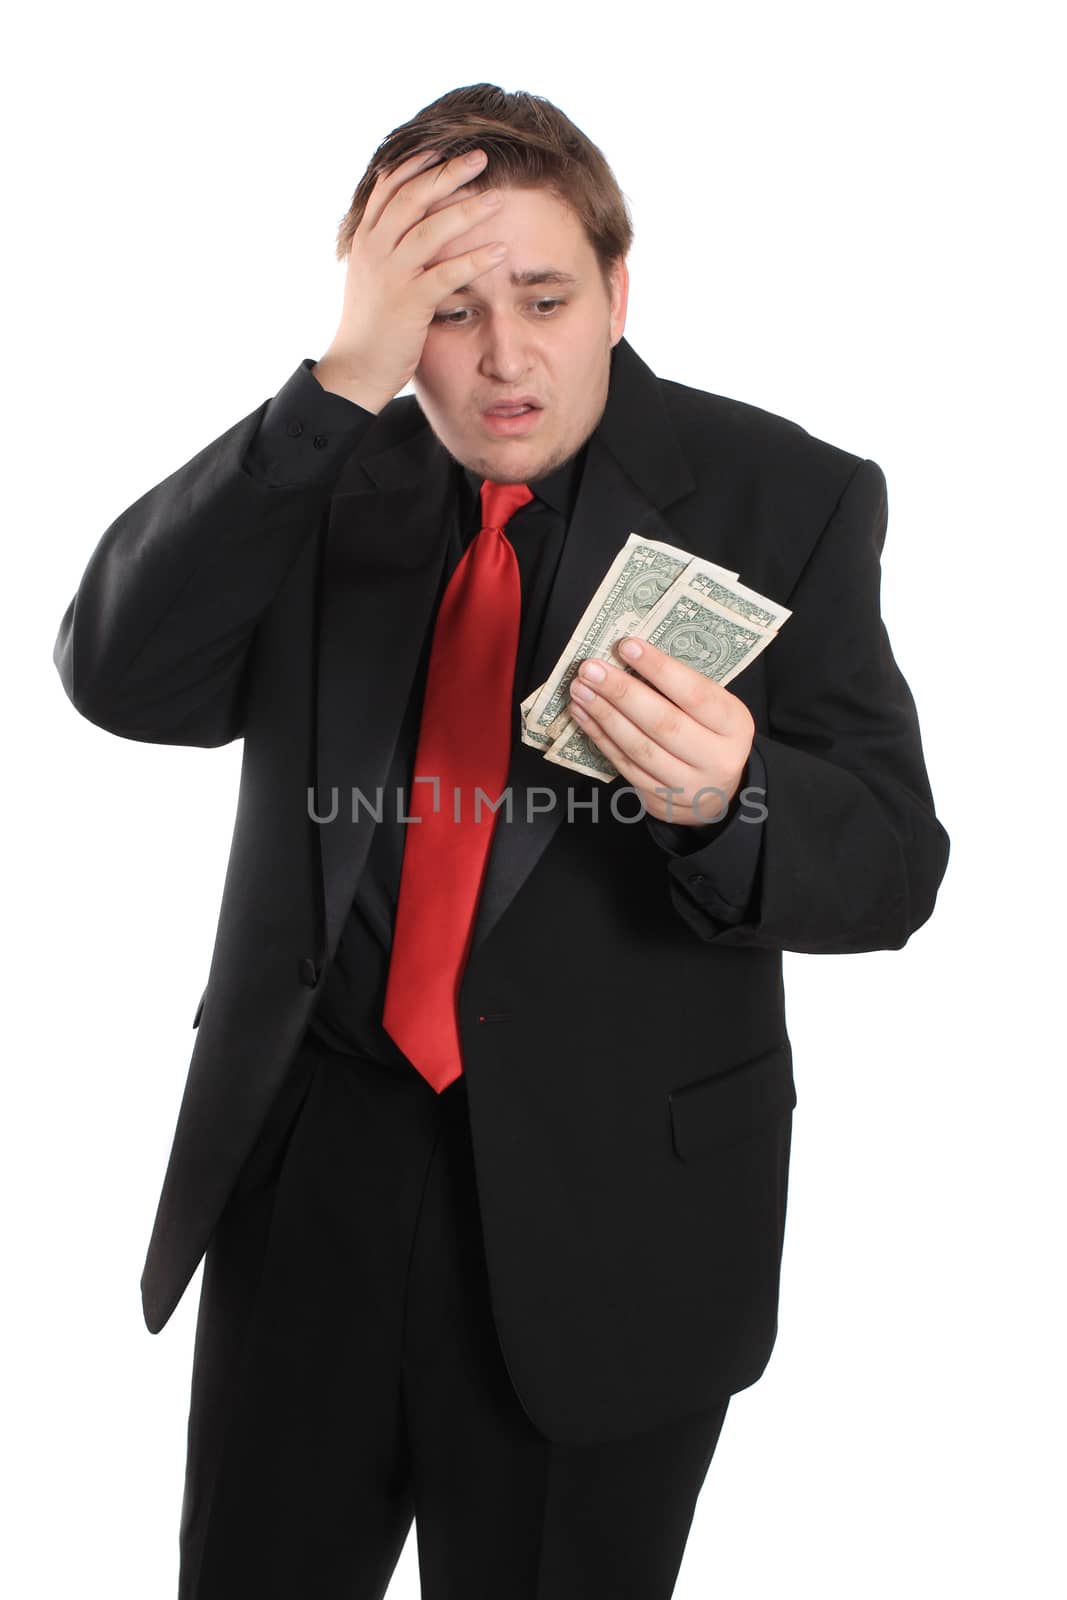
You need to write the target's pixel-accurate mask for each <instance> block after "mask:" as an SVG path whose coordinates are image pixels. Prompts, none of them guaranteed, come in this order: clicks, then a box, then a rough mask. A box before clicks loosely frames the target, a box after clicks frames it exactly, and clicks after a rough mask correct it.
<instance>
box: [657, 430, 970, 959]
mask: <svg viewBox="0 0 1067 1600" xmlns="http://www.w3.org/2000/svg"><path fill="white" fill-rule="evenodd" d="M887 518H888V497H887V492H886V483H885V477H884V475H883V473H882V470H881V468H880V467H879V466H878V465H877V463H876V462H874V461H869V460H868V461H862V462H861V463H860V465H859V466H858V467H857V468H856V470H855V472H854V473H853V475H852V477H851V478H850V479H849V482H848V484H847V485H846V488H845V490H844V492H843V493H842V495H841V498H840V500H839V501H838V504H837V507H836V509H835V511H834V513H833V515H832V516H831V517H830V520H829V521H828V523H827V524H826V526H825V528H824V529H823V531H822V533H821V534H820V535H819V538H818V540H817V541H816V543H815V545H814V547H813V549H812V552H811V554H810V556H809V557H808V560H807V562H806V563H805V565H804V567H803V569H802V571H801V573H800V575H799V577H798V579H797V582H796V584H795V585H794V587H793V590H792V592H791V594H790V596H789V598H788V599H787V601H786V604H787V605H788V606H789V607H790V609H791V611H792V613H793V614H792V616H791V617H790V618H789V620H788V621H787V622H786V623H785V625H784V626H783V628H782V631H781V633H780V634H779V636H778V638H777V639H775V641H774V643H773V644H772V645H771V646H770V647H769V649H768V650H767V651H766V653H765V655H764V658H763V659H764V662H765V670H766V674H767V694H768V699H767V730H766V731H759V732H757V733H756V735H755V739H754V743H753V751H754V752H758V753H759V755H760V757H761V758H762V763H763V767H764V773H765V781H764V783H763V787H764V789H765V797H763V798H762V799H761V805H762V807H763V808H764V809H765V816H764V818H763V820H762V822H761V824H760V825H759V829H758V831H759V834H760V841H759V843H760V849H759V855H758V863H757V866H756V869H755V874H754V878H753V880H752V894H751V898H750V900H749V902H748V903H747V904H746V906H745V910H744V912H743V914H742V915H741V917H739V918H737V919H736V920H734V921H733V922H732V923H731V922H728V921H727V920H726V919H725V918H724V916H723V914H722V913H723V899H724V896H723V893H722V890H721V887H720V876H719V874H720V873H721V872H722V871H723V870H724V869H725V868H726V867H727V865H729V864H732V858H733V855H734V853H735V852H736V850H737V849H738V846H739V845H740V844H741V843H742V839H741V833H740V829H741V827H742V826H746V825H745V824H741V823H740V821H738V823H737V824H736V827H737V831H736V833H735V834H733V835H730V834H729V829H727V830H725V831H724V833H723V836H722V838H721V839H719V840H717V841H715V842H713V843H711V844H709V845H708V846H707V847H706V853H705V852H704V851H697V852H696V853H695V854H694V855H692V856H689V857H684V858H682V859H680V860H674V861H672V862H671V863H670V867H669V877H670V894H671V899H672V901H673V904H674V906H675V909H676V910H677V911H678V914H679V915H680V916H681V917H682V918H683V919H684V920H685V921H686V922H687V923H688V925H689V926H690V927H691V928H692V929H693V931H694V932H695V933H696V934H697V935H698V936H699V937H700V938H701V939H703V940H705V941H706V942H707V943H709V944H728V945H736V946H742V947H749V948H757V949H782V950H797V951H803V952H807V953H823V954H830V953H838V954H847V953H850V952H855V951H863V950H887V949H889V950H895V949H899V948H900V947H901V946H902V945H904V944H905V943H906V941H907V940H908V938H910V936H911V934H912V933H914V932H915V930H916V929H917V928H919V927H921V926H922V924H923V923H924V922H925V921H926V920H927V918H928V917H929V916H930V914H931V912H932V911H933V908H934V902H935V899H936V896H937V891H938V888H939V886H940V883H941V880H942V878H943V877H944V873H945V869H946V867H947V864H948V855H949V837H948V834H947V832H946V831H945V829H944V827H943V826H942V825H941V823H940V822H939V821H938V819H937V817H936V816H935V814H934V803H933V796H932V793H931V789H930V783H929V779H928V776H927V772H926V766H925V761H924V757H923V749H922V740H921V736H920V731H919V722H918V717H917V715H916V710H915V703H914V700H913V698H912V695H911V692H910V690H909V688H908V685H907V683H906V682H905V680H904V678H903V676H902V674H901V672H900V669H899V668H898V666H897V664H896V661H895V660H894V657H893V652H892V649H891V646H890V642H889V636H888V634H887V632H886V628H885V625H884V623H883V622H882V618H881V609H880V588H881V566H880V560H881V554H882V550H883V547H884V544H885V535H886V526H887ZM729 826H730V827H734V826H735V824H733V823H731V824H730V825H729ZM748 826H751V825H748ZM753 831H755V829H753ZM709 866H710V868H711V870H709ZM733 892H734V893H735V894H736V893H737V892H738V891H737V890H736V889H735V890H734V891H733ZM730 898H731V888H730V887H729V886H727V889H726V894H725V899H726V903H727V911H728V912H729V910H730ZM735 903H736V902H735Z"/></svg>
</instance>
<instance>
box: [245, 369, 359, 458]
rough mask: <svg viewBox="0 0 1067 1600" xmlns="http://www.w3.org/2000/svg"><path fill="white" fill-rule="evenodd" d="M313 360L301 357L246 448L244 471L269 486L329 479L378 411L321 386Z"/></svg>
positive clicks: (271, 402) (270, 404)
mask: <svg viewBox="0 0 1067 1600" xmlns="http://www.w3.org/2000/svg"><path fill="white" fill-rule="evenodd" d="M315 359H316V358H315V357H314V356H305V357H304V359H303V361H301V363H300V365H299V366H298V367H297V369H296V371H295V372H293V373H292V374H291V375H290V377H289V378H288V379H287V380H286V382H285V383H284V384H283V385H282V387H281V388H280V389H279V390H278V393H277V394H276V395H275V396H274V399H273V400H271V401H270V403H269V405H268V406H267V408H266V410H265V411H264V413H263V417H262V419H261V421H260V424H259V427H258V429H257V430H256V433H255V435H254V437H253V439H252V442H251V444H250V445H249V447H248V449H247V451H246V452H245V457H244V462H243V466H244V468H245V471H246V472H247V473H248V474H249V475H250V476H251V477H253V478H256V479H258V481H259V482H261V483H265V484H267V485H269V486H271V487H275V488H289V487H298V486H299V485H301V484H307V485H308V486H309V487H312V486H314V485H323V484H326V483H328V482H329V481H330V480H331V479H332V478H334V477H336V476H337V474H338V473H339V472H340V470H341V467H342V466H343V465H344V462H345V460H346V459H347V457H348V455H349V454H350V453H351V450H352V447H353V446H354V445H355V443H356V441H357V439H358V438H359V437H360V436H361V435H362V434H363V433H364V432H365V431H366V430H367V428H369V426H370V424H371V423H372V422H373V421H374V418H375V416H376V414H377V413H376V412H374V411H368V410H367V409H366V408H365V407H364V406H359V405H356V403H355V401H354V400H346V399H345V397H344V395H341V394H334V393H333V392H332V391H331V390H329V389H324V388H323V387H322V384H321V383H320V382H319V380H318V378H316V377H315V375H314V373H313V372H312V370H311V369H312V367H313V366H314V365H315Z"/></svg>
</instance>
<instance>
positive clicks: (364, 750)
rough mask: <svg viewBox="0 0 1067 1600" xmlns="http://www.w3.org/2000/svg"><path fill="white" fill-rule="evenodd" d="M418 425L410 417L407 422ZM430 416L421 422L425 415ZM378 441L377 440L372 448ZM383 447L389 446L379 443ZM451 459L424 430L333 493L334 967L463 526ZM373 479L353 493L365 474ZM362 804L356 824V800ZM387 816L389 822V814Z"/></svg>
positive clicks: (329, 570) (320, 749)
mask: <svg viewBox="0 0 1067 1600" xmlns="http://www.w3.org/2000/svg"><path fill="white" fill-rule="evenodd" d="M409 414H410V412H409ZM420 415H421V414H420ZM376 432H377V430H375V429H372V430H371V434H370V435H369V436H368V440H367V441H366V443H367V444H370V443H371V440H372V438H373V437H374V436H375V434H376ZM378 436H379V437H380V435H378ZM449 460H450V458H449V456H448V454H447V452H446V451H445V450H444V448H443V446H441V444H440V443H439V441H438V440H437V439H436V437H435V436H434V434H433V433H432V432H431V431H430V429H429V428H428V427H426V426H425V425H423V426H421V427H420V428H419V429H418V430H417V431H416V432H415V434H414V435H412V436H409V437H408V438H405V439H404V440H402V441H401V442H400V443H399V444H391V445H386V446H385V447H383V448H379V449H378V450H377V451H376V452H374V453H372V454H370V455H369V456H367V457H365V458H364V459H362V460H360V461H359V462H358V463H355V462H350V463H349V465H348V466H347V467H346V469H345V472H344V474H343V475H342V478H341V480H340V482H339V485H338V489H337V490H336V491H335V493H334V496H333V499H332V501H331V507H330V520H329V527H328V530H327V536H326V547H325V551H324V555H323V563H322V579H321V581H322V591H321V603H320V608H319V615H320V619H321V621H320V627H321V633H320V638H319V652H318V662H319V664H318V728H317V741H316V743H317V753H318V754H317V771H316V814H317V816H318V817H319V818H320V819H321V818H329V819H330V820H328V821H322V822H320V825H319V827H318V829H317V832H318V836H319V846H320V853H321V862H322V885H323V913H324V921H325V944H326V952H327V957H328V958H329V957H331V956H332V954H333V951H334V949H335V948H336V944H337V940H338V937H339V936H340V932H341V929H342V927H343V926H344V922H345V919H346V917H347V916H348V911H349V907H350V905H351V903H352V897H353V895H354V893H355V889H356V884H357V882H358V881H359V876H360V873H361V872H362V871H363V867H364V865H365V863H366V858H367V851H368V849H369V848H370V841H371V834H372V827H371V820H372V813H371V811H370V810H368V809H367V807H375V806H376V805H377V804H378V800H379V795H378V791H379V789H381V790H382V791H383V796H384V803H385V805H386V806H387V807H388V808H389V812H390V813H391V811H392V807H393V805H394V803H395V802H394V797H393V796H392V795H389V794H385V793H384V790H385V784H386V781H387V778H388V775H389V764H390V762H391V760H392V756H393V749H394V746H395V744H396V740H397V736H398V734H399V731H400V724H401V722H402V720H403V716H404V711H405V708H406V706H407V703H408V697H409V695H410V692H411V686H412V680H413V677H414V673H415V668H416V665H417V663H418V658H419V653H420V651H421V648H422V644H423V641H424V639H425V636H426V632H427V630H428V629H429V628H430V626H431V625H432V612H433V607H434V602H435V600H436V598H437V591H438V586H439V584H440V580H441V573H442V568H443V565H444V559H445V552H446V550H447V548H448V541H449V537H450V535H451V531H452V528H451V522H452V519H453V518H454V516H455V515H456V510H455V507H454V505H453V499H452V496H450V495H449V493H448V471H449ZM357 469H362V473H365V474H366V477H367V478H369V480H370V485H371V486H370V487H367V486H366V485H365V484H364V485H363V486H362V487H358V488H346V484H348V483H349V482H351V481H352V480H353V479H359V478H360V477H361V475H362V473H361V472H360V471H359V470H357ZM360 795H362V796H364V797H365V802H362V803H361V808H360V809H357V813H356V820H353V797H354V796H355V797H357V799H358V797H359V796H360ZM387 814H388V813H387Z"/></svg>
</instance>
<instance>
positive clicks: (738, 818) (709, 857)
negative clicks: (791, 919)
mask: <svg viewBox="0 0 1067 1600" xmlns="http://www.w3.org/2000/svg"><path fill="white" fill-rule="evenodd" d="M766 798H767V769H766V767H765V766H764V763H763V757H762V756H761V755H760V752H759V750H758V749H757V748H756V746H755V745H753V747H752V750H751V752H750V754H749V758H748V761H747V763H746V765H745V770H744V772H743V773H742V774H741V782H740V784H739V786H738V790H737V793H736V794H735V796H734V798H733V801H732V802H731V804H730V808H729V810H728V811H727V813H726V815H725V816H724V817H722V818H721V819H720V820H719V821H717V822H709V823H707V824H706V825H705V826H704V827H698V828H684V827H678V826H677V824H674V823H667V822H661V821H660V820H659V818H658V817H646V818H645V823H646V826H647V827H648V830H649V832H650V833H651V835H652V837H653V839H654V840H655V841H656V843H657V844H658V845H659V847H660V849H661V850H662V851H663V852H664V854H665V855H666V856H668V857H669V865H668V871H669V872H670V875H671V877H672V878H673V880H674V882H675V884H676V885H677V886H678V887H679V889H681V890H682V891H683V892H684V894H685V896H686V899H687V900H688V901H691V902H692V903H693V904H694V905H695V906H696V907H697V908H699V910H700V912H701V913H703V915H704V916H706V917H710V918H712V919H714V920H715V921H716V922H720V923H722V924H724V925H727V926H729V925H732V924H735V923H738V922H743V921H745V920H746V919H747V918H748V916H749V914H750V912H751V910H752V902H753V900H754V898H755V896H754V889H755V884H756V876H757V870H758V867H759V860H760V851H761V847H762V842H763V823H764V818H765V817H766Z"/></svg>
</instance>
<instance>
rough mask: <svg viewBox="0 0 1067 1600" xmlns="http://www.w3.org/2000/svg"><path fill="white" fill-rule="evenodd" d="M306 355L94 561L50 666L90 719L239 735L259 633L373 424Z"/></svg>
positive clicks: (115, 728)
mask: <svg viewBox="0 0 1067 1600" xmlns="http://www.w3.org/2000/svg"><path fill="white" fill-rule="evenodd" d="M313 365H314V358H313V357H306V358H305V359H304V360H303V361H302V362H301V363H300V365H299V366H298V367H297V369H296V371H295V372H293V373H292V375H291V376H290V377H289V379H288V380H287V382H286V383H285V384H284V385H283V387H282V388H281V389H280V390H279V391H278V393H277V394H276V395H275V396H274V398H273V399H272V400H270V401H265V402H264V403H263V404H262V405H261V406H259V407H258V408H257V409H256V410H255V411H253V412H250V413H249V415H248V416H247V417H245V418H243V419H242V421H240V422H238V423H236V424H235V426H234V427H232V428H230V429H229V430H228V431H227V432H226V433H224V434H222V435H221V436H220V437H219V438H217V439H215V440H214V441H213V442H212V443H211V444H209V445H206V446H205V448H204V449H203V450H201V451H200V452H199V454H197V455H195V456H194V457H193V458H192V460H190V461H187V462H186V463H185V465H184V466H182V467H179V468H178V470H177V471H176V472H174V473H172V474H171V475H170V477H169V478H165V479H164V480H163V481H162V482H161V483H158V484H157V485H156V486H155V488H153V489H150V490H149V491H148V492H147V493H146V494H144V495H142V496H141V498H140V499H139V500H137V501H136V502H135V503H134V504H133V505H131V506H130V507H128V509H127V510H126V511H124V512H123V513H122V514H121V515H120V516H119V517H118V518H117V519H116V521H114V522H113V523H112V524H111V526H110V527H109V528H108V529H107V531H106V532H105V533H104V535H103V537H102V538H101V539H100V541H99V543H98V544H97V546H96V549H95V550H94V551H93V553H92V555H91V557H90V558H89V564H88V566H87V567H86V569H85V572H84V574H83V576H82V579H81V582H80V583H79V585H78V589H77V592H76V593H75V595H74V598H73V599H72V600H71V602H70V604H69V606H68V607H67V610H66V612H65V613H64V616H63V619H62V622H61V623H60V626H59V633H58V636H57V638H56V642H55V647H54V650H53V660H54V661H55V665H56V668H57V670H58V672H59V676H60V679H61V681H62V683H63V687H64V689H65V690H66V693H67V695H68V696H69V698H70V700H71V701H72V703H73V704H74V706H75V707H76V709H77V710H78V711H79V712H81V714H82V715H83V716H85V717H87V718H88V719H89V721H90V722H94V723H97V724H98V725H99V726H100V727H103V728H106V729H107V730H108V731H109V732H111V733H116V734H119V735H121V736H122V737H123V738H127V739H143V740H148V741H150V742H153V743H157V744H185V745H204V746H209V745H221V744H226V743H228V742H229V740H231V739H234V738H237V737H238V736H239V735H240V734H241V732H242V684H243V675H244V668H245V664H246V662H247V660H248V658H249V652H250V647H251V644H252V640H253V637H254V634H255V629H256V624H257V622H258V620H259V618H260V617H261V616H262V615H263V613H264V612H265V610H266V609H267V607H268V606H269V604H270V602H271V600H272V599H273V598H274V595H275V594H276V593H277V591H278V589H279V588H280V587H281V584H282V582H283V580H284V578H285V575H286V573H287V572H288V571H289V569H290V567H291V566H292V564H293V562H294V561H295V560H296V558H297V556H298V555H299V553H300V551H301V549H302V548H303V547H304V545H305V544H306V541H307V540H308V539H309V538H311V537H313V536H314V534H315V532H316V531H317V529H318V528H319V526H320V524H321V520H322V517H323V516H324V514H325V513H326V510H327V508H328V505H329V498H330V491H331V489H332V487H333V484H334V483H335V481H336V478H337V476H338V474H339V472H340V469H341V467H342V466H343V464H344V461H345V459H346V458H347V456H348V454H349V453H350V451H351V448H352V446H353V445H354V444H355V442H356V440H357V439H358V438H359V437H360V436H361V434H362V433H363V432H364V431H365V430H366V429H367V428H368V427H369V426H370V424H371V423H372V422H373V420H374V417H375V413H374V412H372V411H367V410H365V409H364V408H363V407H362V406H358V405H355V404H354V403H353V402H352V401H349V400H346V399H344V397H343V396H341V395H335V394H332V393H330V392H329V391H327V390H326V389H324V388H323V387H322V385H321V384H320V383H319V381H318V379H317V378H316V377H315V376H314V374H313V373H312V372H311V371H310V368H311V367H312V366H313Z"/></svg>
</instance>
